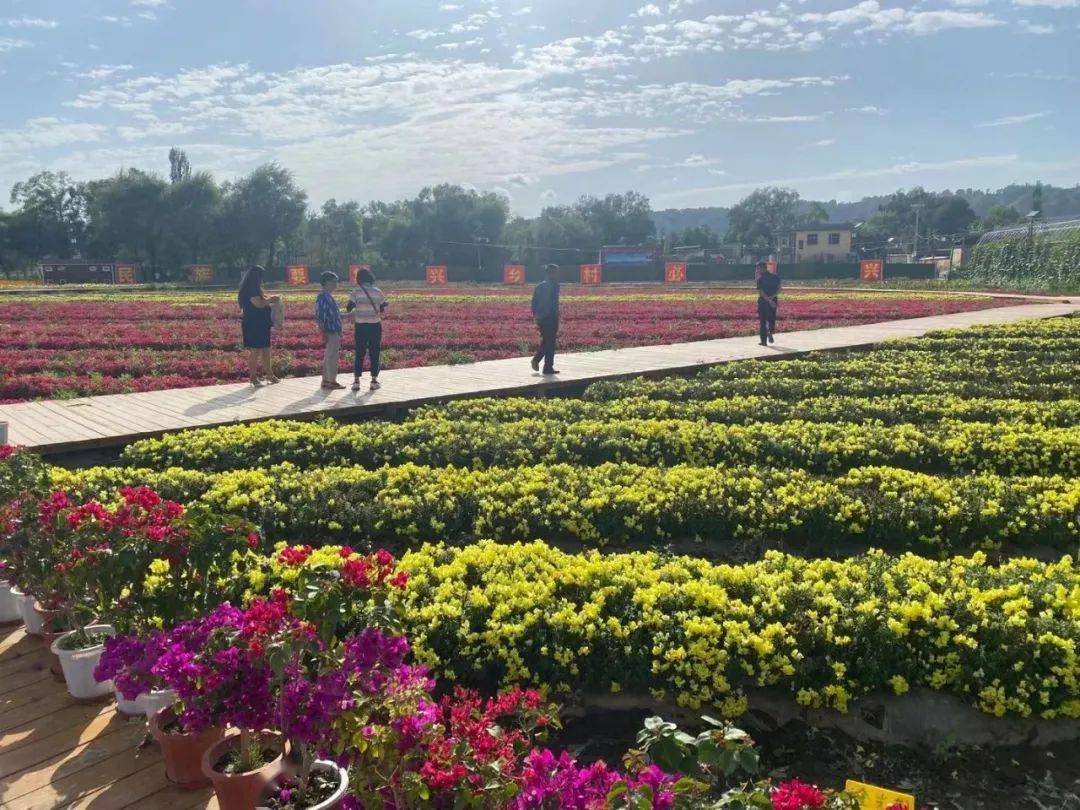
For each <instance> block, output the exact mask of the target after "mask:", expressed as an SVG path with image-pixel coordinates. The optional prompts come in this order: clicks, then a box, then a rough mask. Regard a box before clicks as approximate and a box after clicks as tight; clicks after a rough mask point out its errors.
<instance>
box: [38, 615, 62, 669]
mask: <svg viewBox="0 0 1080 810" xmlns="http://www.w3.org/2000/svg"><path fill="white" fill-rule="evenodd" d="M66 632H67V630H50V629H49V625H48V624H46V625H45V627H44V628H42V631H41V640H42V641H44V642H45V649H47V650H48V651H49V672H51V673H52V677H53V680H54V681H56V682H57V683H63V682H64V669H63V667H62V666H61V665H60V656H58V655H57V654H56V653H54V652H53V651H52V643H53V642H54V641H56V640H57V639H58V638H60V636H62V635H64V633H66Z"/></svg>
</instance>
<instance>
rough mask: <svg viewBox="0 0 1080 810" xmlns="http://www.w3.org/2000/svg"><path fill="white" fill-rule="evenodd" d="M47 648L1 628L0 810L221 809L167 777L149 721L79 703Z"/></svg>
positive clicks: (107, 706) (205, 793)
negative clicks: (56, 672)
mask: <svg viewBox="0 0 1080 810" xmlns="http://www.w3.org/2000/svg"><path fill="white" fill-rule="evenodd" d="M47 655H48V653H47V651H46V649H45V645H44V644H43V643H42V641H41V640H40V639H37V638H32V637H30V636H27V635H26V634H25V632H24V631H23V628H22V625H18V626H17V628H11V627H0V808H2V810H39V808H40V809H41V810H44V809H45V808H56V807H65V808H67V807H71V808H91V807H92V808H98V809H99V810H119V808H123V807H133V808H147V810H151V808H168V809H169V810H194V808H210V807H213V808H216V807H217V801H216V800H215V799H214V798H213V791H212V790H211V789H210V788H206V789H203V790H198V791H183V790H180V789H179V788H176V787H174V786H173V785H171V784H170V783H169V782H168V780H167V779H166V778H165V769H164V766H163V765H162V763H161V754H160V751H159V749H158V746H157V743H155V742H153V741H152V740H151V741H147V742H145V744H144V738H145V736H146V723H145V722H144V721H143V720H142V719H138V718H136V719H128V718H125V717H123V716H122V715H120V714H117V712H116V711H115V704H114V703H113V702H112V701H111V700H110V701H108V702H103V703H97V704H93V705H80V704H78V703H76V702H75V701H74V700H72V699H71V697H69V696H68V693H67V691H66V689H65V688H64V685H63V684H61V683H57V682H56V681H54V680H53V678H52V676H51V674H50V673H49V662H48V658H47Z"/></svg>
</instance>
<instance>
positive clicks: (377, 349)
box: [345, 268, 390, 391]
mask: <svg viewBox="0 0 1080 810" xmlns="http://www.w3.org/2000/svg"><path fill="white" fill-rule="evenodd" d="M356 281H357V284H356V288H355V289H353V290H352V292H350V293H349V303H348V304H347V305H346V307H345V310H346V311H347V312H350V313H352V317H353V336H354V338H355V341H356V354H355V357H354V359H353V384H352V390H353V391H359V390H360V378H361V377H362V376H363V374H364V356H365V355H367V357H368V358H369V360H370V363H369V365H370V368H371V390H372V391H377V390H378V389H379V388H380V387H381V386H380V385H379V356H380V354H381V353H382V318H383V313H384V312H386V308H387V307H388V306H390V304H389V302H388V301H387V300H386V296H385V295H383V293H382V290H380V289H379V288H378V287H376V286H375V275H374V273H372V272H371V271H370V270H368V269H366V268H364V269H362V270H361V271H360V273H359V274H358V275H357V277H356Z"/></svg>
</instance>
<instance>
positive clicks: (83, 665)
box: [49, 624, 115, 701]
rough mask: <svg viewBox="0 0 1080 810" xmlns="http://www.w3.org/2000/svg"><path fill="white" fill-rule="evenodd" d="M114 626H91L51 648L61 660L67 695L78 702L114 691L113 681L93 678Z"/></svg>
mask: <svg viewBox="0 0 1080 810" xmlns="http://www.w3.org/2000/svg"><path fill="white" fill-rule="evenodd" d="M114 632H115V630H113V627H112V625H109V624H89V625H85V626H83V627H79V628H77V629H75V630H71V631H69V632H67V633H64V634H63V635H62V636H60V637H59V638H57V639H56V640H55V641H54V642H53V643H52V644H51V645H50V647H49V649H50V650H51V651H52V653H53V655H55V656H56V657H57V658H59V659H60V667H61V669H62V671H63V673H64V682H65V683H66V684H67V689H68V693H69V694H70V695H71V696H72V697H73V698H75V700H77V701H94V700H97V699H99V698H101V697H103V696H104V695H108V694H109V693H110V692H112V681H98V680H97V679H96V678H95V677H94V670H95V669H96V668H97V665H98V661H100V660H101V654H102V653H103V652H104V650H105V640H106V639H107V638H108V637H109V636H111V635H113V633H114Z"/></svg>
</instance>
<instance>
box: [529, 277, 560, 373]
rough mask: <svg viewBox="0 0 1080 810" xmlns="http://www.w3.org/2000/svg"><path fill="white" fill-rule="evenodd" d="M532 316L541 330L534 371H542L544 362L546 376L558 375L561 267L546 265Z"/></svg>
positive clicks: (534, 295) (537, 289) (534, 298)
mask: <svg viewBox="0 0 1080 810" xmlns="http://www.w3.org/2000/svg"><path fill="white" fill-rule="evenodd" d="M532 314H533V318H535V319H536V326H537V328H538V329H539V330H540V348H539V349H538V350H537V352H536V354H535V355H533V359H532V369H533V371H540V361H541V360H543V361H544V371H543V373H544V374H545V375H551V374H558V373H559V372H557V371H556V370H555V366H554V363H555V337H556V335H558V334H559V265H557V264H545V265H544V280H543V281H541V282H540V283H539V284H537V285H536V289H535V290H533V297H532Z"/></svg>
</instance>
